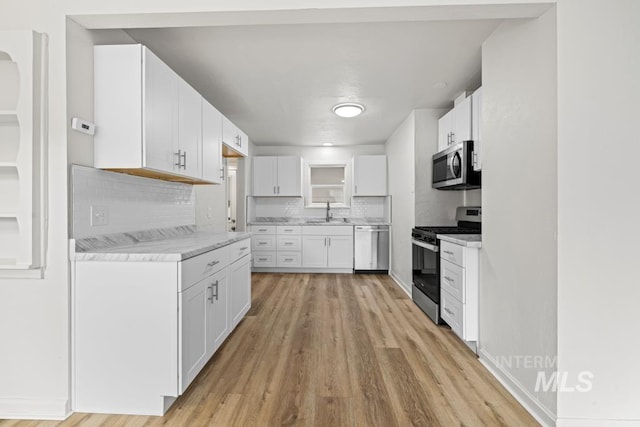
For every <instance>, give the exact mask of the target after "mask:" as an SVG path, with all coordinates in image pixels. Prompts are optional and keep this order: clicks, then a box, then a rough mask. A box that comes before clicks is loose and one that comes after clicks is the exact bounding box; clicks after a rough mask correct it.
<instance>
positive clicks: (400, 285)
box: [389, 270, 411, 298]
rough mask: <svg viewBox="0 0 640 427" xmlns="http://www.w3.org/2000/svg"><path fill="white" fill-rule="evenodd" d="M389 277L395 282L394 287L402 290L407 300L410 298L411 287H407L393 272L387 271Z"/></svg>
mask: <svg viewBox="0 0 640 427" xmlns="http://www.w3.org/2000/svg"><path fill="white" fill-rule="evenodd" d="M389 277H391V278H392V279H393V281H394V282H396V285H398V286H399V287H400V289H402V290H403V291H404V293H405V294H407V295H408V296H409V298H411V285H410V284H409V285H407V284H406V283H404V282H403V281H402V279H400V278H399V277H398V276H397V275H396V274H395V272H393V271H391V270H389Z"/></svg>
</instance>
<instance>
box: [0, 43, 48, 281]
mask: <svg viewBox="0 0 640 427" xmlns="http://www.w3.org/2000/svg"><path fill="white" fill-rule="evenodd" d="M46 52H47V38H46V36H45V35H43V34H39V33H36V32H33V31H0V194H2V197H0V271H1V272H0V277H30V278H37V277H42V274H41V269H42V267H43V266H44V248H45V244H44V239H45V236H46V228H45V224H46V219H45V217H46V209H45V207H46V203H45V201H46V194H45V191H44V190H45V188H46V185H45V179H46V164H47V162H46V136H47V128H46V105H47V97H46V93H47V73H46V64H47V58H46ZM11 270H13V272H11Z"/></svg>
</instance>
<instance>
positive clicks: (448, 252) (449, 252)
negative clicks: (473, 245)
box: [442, 251, 453, 255]
mask: <svg viewBox="0 0 640 427" xmlns="http://www.w3.org/2000/svg"><path fill="white" fill-rule="evenodd" d="M442 252H444V253H445V254H447V255H453V252H451V251H442Z"/></svg>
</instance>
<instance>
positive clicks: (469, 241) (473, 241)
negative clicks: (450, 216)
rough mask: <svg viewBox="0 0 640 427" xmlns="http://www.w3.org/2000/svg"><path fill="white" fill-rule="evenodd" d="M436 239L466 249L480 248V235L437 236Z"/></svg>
mask: <svg viewBox="0 0 640 427" xmlns="http://www.w3.org/2000/svg"><path fill="white" fill-rule="evenodd" d="M437 238H438V239H440V240H444V241H445V242H450V243H455V244H457V245H462V246H466V247H468V248H481V247H482V235H481V234H438V235H437Z"/></svg>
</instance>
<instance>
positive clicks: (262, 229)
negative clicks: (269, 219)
mask: <svg viewBox="0 0 640 427" xmlns="http://www.w3.org/2000/svg"><path fill="white" fill-rule="evenodd" d="M258 231H267V229H266V228H259V229H258Z"/></svg>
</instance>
